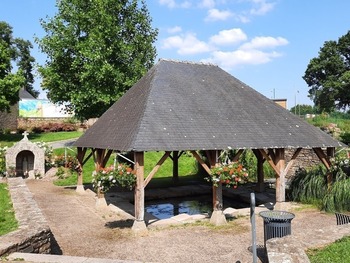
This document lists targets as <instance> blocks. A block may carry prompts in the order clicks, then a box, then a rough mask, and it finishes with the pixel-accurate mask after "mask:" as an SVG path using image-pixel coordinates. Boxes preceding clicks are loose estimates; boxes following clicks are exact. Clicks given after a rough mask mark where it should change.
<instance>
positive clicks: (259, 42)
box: [240, 37, 288, 49]
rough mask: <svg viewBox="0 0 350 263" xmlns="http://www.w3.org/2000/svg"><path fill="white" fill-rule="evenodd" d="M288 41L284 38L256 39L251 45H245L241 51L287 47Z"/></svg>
mask: <svg viewBox="0 0 350 263" xmlns="http://www.w3.org/2000/svg"><path fill="white" fill-rule="evenodd" d="M287 44H288V40H287V39H285V38H283V37H277V38H275V37H255V38H253V39H252V41H250V42H249V43H245V44H243V45H242V46H241V47H240V48H241V49H263V48H275V47H278V46H285V45H287Z"/></svg>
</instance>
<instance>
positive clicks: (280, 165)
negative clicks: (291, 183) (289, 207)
mask: <svg viewBox="0 0 350 263" xmlns="http://www.w3.org/2000/svg"><path fill="white" fill-rule="evenodd" d="M284 152H285V151H284V149H283V148H282V149H276V150H275V164H276V167H277V170H278V171H279V173H278V174H277V175H276V202H285V201H286V193H285V186H286V185H285V156H284Z"/></svg>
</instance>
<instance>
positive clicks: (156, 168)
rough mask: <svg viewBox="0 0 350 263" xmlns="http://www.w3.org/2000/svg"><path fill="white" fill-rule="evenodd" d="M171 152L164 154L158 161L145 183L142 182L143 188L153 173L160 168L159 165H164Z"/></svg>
mask: <svg viewBox="0 0 350 263" xmlns="http://www.w3.org/2000/svg"><path fill="white" fill-rule="evenodd" d="M170 153H171V152H165V153H164V155H163V156H162V158H160V160H159V161H158V163H157V164H156V166H154V167H153V169H152V171H151V172H150V173H149V174H148V175H147V177H146V179H145V181H144V186H145V187H146V186H147V185H148V183H149V182H150V181H151V179H152V178H153V176H154V175H155V173H156V172H157V171H158V169H159V168H160V167H161V165H162V164H163V163H164V161H165V160H166V159H167V158H168V157H169V156H170Z"/></svg>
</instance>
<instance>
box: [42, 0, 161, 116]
mask: <svg viewBox="0 0 350 263" xmlns="http://www.w3.org/2000/svg"><path fill="white" fill-rule="evenodd" d="M57 7H58V13H57V14H56V15H55V16H54V17H53V18H49V19H48V20H47V21H44V20H41V25H42V27H43V29H44V30H45V32H46V36H44V37H43V38H42V39H36V42H37V43H38V44H39V47H40V48H41V50H42V52H44V53H46V54H47V56H48V60H47V61H46V64H45V65H44V66H40V67H39V73H40V75H41V76H42V78H43V83H42V87H43V89H45V90H47V91H48V94H47V95H48V97H49V98H50V99H51V100H52V101H53V102H54V103H59V104H64V105H67V104H66V103H68V106H67V109H68V110H73V111H74V112H75V114H76V116H78V117H79V118H80V119H84V118H85V119H87V118H90V117H99V116H100V115H101V114H102V113H104V112H105V111H106V110H107V109H108V108H109V107H110V106H111V105H112V104H113V103H114V102H115V101H117V100H118V98H120V97H121V96H122V95H123V94H124V93H125V92H126V91H127V90H128V89H129V88H130V87H131V86H132V85H133V84H134V83H135V82H136V81H138V80H139V79H140V78H141V77H142V76H143V75H144V74H145V73H146V72H147V70H148V69H149V68H150V67H151V66H152V65H153V62H154V59H155V57H156V50H155V48H154V47H153V43H154V41H155V40H156V37H157V34H158V32H157V30H154V29H152V27H151V22H152V21H151V18H150V15H149V12H148V10H147V8H146V4H145V1H137V0H126V1H114V0H91V1H75V0H61V1H58V2H57Z"/></svg>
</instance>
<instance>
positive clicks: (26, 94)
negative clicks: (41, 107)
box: [19, 88, 35, 100]
mask: <svg viewBox="0 0 350 263" xmlns="http://www.w3.org/2000/svg"><path fill="white" fill-rule="evenodd" d="M19 98H20V99H33V100H35V98H34V97H33V95H32V94H30V93H29V92H28V91H26V90H25V89H24V88H22V89H20V90H19Z"/></svg>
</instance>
